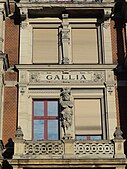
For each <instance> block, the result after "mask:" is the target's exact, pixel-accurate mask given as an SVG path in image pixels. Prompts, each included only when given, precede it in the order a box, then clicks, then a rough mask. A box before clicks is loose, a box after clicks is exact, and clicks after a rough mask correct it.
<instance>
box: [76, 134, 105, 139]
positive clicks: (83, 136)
mask: <svg viewBox="0 0 127 169" xmlns="http://www.w3.org/2000/svg"><path fill="white" fill-rule="evenodd" d="M75 138H76V140H101V139H102V137H101V136H85V135H76V136H75Z"/></svg>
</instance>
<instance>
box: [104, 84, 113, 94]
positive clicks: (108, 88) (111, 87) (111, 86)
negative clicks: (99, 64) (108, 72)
mask: <svg viewBox="0 0 127 169" xmlns="http://www.w3.org/2000/svg"><path fill="white" fill-rule="evenodd" d="M105 86H106V88H107V92H108V93H109V95H112V93H113V91H114V87H115V83H114V82H106V83H105Z"/></svg>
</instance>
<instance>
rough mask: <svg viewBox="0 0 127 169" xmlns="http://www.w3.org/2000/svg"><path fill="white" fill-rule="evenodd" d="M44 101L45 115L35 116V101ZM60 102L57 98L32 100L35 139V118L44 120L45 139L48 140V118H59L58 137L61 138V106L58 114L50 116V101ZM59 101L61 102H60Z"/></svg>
mask: <svg viewBox="0 0 127 169" xmlns="http://www.w3.org/2000/svg"><path fill="white" fill-rule="evenodd" d="M39 101H40V102H44V116H34V102H39ZM53 101H56V102H58V100H57V99H51V100H50V99H42V100H40V99H39V100H36V99H34V100H33V101H32V112H33V113H32V139H34V120H44V140H48V120H58V138H59V106H58V116H48V102H53ZM58 103H59V102H58Z"/></svg>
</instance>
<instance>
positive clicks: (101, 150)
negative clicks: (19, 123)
mask: <svg viewBox="0 0 127 169" xmlns="http://www.w3.org/2000/svg"><path fill="white" fill-rule="evenodd" d="M115 133H118V134H117V135H116V136H115V137H114V139H113V140H79V141H76V140H74V139H62V140H52V141H51V140H39V141H34V140H24V139H23V133H22V131H21V128H19V129H18V132H17V134H16V138H15V141H14V145H15V146H14V156H13V159H60V160H63V159H104V158H106V159H117V158H123V159H125V154H124V141H125V140H123V138H122V136H121V135H119V133H120V132H115Z"/></svg>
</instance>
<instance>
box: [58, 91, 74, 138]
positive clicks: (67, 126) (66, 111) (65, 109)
mask: <svg viewBox="0 0 127 169" xmlns="http://www.w3.org/2000/svg"><path fill="white" fill-rule="evenodd" d="M60 104H61V108H62V111H61V122H62V127H63V130H64V139H69V138H71V126H72V115H73V111H72V107H73V102H72V99H71V91H70V89H69V88H63V89H62V91H61V94H60Z"/></svg>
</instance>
